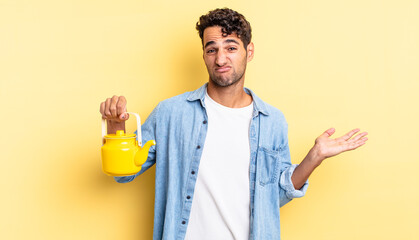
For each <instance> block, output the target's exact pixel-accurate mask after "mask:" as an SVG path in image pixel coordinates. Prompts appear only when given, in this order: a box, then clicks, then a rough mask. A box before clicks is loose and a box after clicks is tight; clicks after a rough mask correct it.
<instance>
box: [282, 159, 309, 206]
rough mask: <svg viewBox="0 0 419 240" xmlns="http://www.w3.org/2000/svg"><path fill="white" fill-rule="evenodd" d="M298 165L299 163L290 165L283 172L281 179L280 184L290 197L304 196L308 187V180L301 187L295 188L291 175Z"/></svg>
mask: <svg viewBox="0 0 419 240" xmlns="http://www.w3.org/2000/svg"><path fill="white" fill-rule="evenodd" d="M297 166H298V164H293V165H291V166H290V167H288V169H286V170H285V171H284V172H282V175H281V178H280V180H279V185H280V186H281V188H282V189H283V190H284V191H285V196H286V197H287V198H289V199H293V198H300V197H303V196H304V195H305V193H306V191H307V188H308V180H307V181H306V182H305V183H304V185H303V186H302V187H301V188H300V189H298V190H297V189H295V188H294V184H293V183H292V181H291V176H292V174H293V173H294V170H295V168H296V167H297Z"/></svg>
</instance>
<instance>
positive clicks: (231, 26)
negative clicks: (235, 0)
mask: <svg viewBox="0 0 419 240" xmlns="http://www.w3.org/2000/svg"><path fill="white" fill-rule="evenodd" d="M212 26H220V27H221V28H222V29H221V31H222V32H223V37H226V36H228V35H230V34H232V33H236V34H237V36H238V37H239V38H240V40H242V42H243V45H244V48H245V49H246V48H247V45H248V44H249V43H250V42H251V40H252V28H251V27H250V23H249V22H248V21H247V20H246V18H245V17H244V16H243V15H242V14H240V13H238V12H236V11H234V10H232V9H229V8H221V9H220V8H217V9H215V10H212V11H209V12H208V13H207V14H206V15H202V16H201V17H200V18H199V21H198V22H197V23H196V30H198V33H199V37H200V38H201V42H202V44H203V41H204V30H205V29H206V28H207V27H212Z"/></svg>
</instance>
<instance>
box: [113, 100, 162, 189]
mask: <svg viewBox="0 0 419 240" xmlns="http://www.w3.org/2000/svg"><path fill="white" fill-rule="evenodd" d="M159 106H160V104H159V105H157V107H156V108H154V110H153V111H152V112H151V114H150V115H149V116H148V118H147V119H146V120H145V122H144V124H142V125H141V135H142V136H141V137H142V142H143V143H146V142H147V141H149V140H155V141H156V145H157V144H158V142H157V139H156V128H157V124H156V123H157V120H156V119H157V118H158V117H157V115H158V109H159ZM135 134H137V131H135ZM155 163H156V146H155V145H154V146H151V147H150V150H149V152H148V157H147V161H146V162H145V163H144V164H143V165H142V166H141V171H139V172H138V173H137V174H135V175H132V176H124V177H114V179H115V181H117V182H118V183H127V182H131V181H132V180H134V179H135V178H136V177H138V176H139V175H141V174H142V173H143V172H145V171H146V170H147V169H149V168H150V167H151V166H153V165H154V164H155Z"/></svg>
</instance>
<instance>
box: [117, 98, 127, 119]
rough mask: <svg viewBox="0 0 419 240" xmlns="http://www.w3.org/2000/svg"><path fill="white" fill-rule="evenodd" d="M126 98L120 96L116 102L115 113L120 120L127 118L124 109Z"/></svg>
mask: <svg viewBox="0 0 419 240" xmlns="http://www.w3.org/2000/svg"><path fill="white" fill-rule="evenodd" d="M126 104H127V100H126V99H125V97H124V96H120V97H119V100H118V103H117V104H116V110H117V114H118V116H119V119H121V120H127V119H126V116H125V115H126V111H127V107H126Z"/></svg>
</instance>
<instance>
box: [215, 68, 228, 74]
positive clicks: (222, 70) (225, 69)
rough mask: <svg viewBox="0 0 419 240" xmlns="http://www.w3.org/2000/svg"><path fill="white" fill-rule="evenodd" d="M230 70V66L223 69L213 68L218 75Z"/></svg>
mask: <svg viewBox="0 0 419 240" xmlns="http://www.w3.org/2000/svg"><path fill="white" fill-rule="evenodd" d="M230 69H231V67H230V66H225V67H219V68H215V71H216V72H219V73H225V72H228V71H230Z"/></svg>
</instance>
